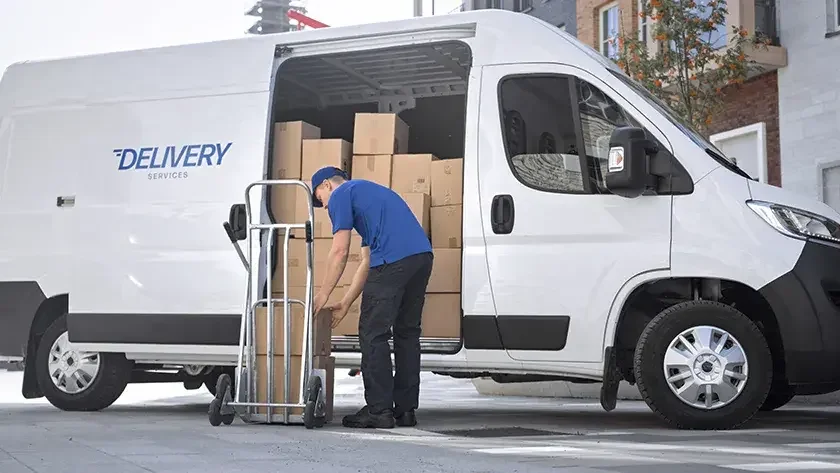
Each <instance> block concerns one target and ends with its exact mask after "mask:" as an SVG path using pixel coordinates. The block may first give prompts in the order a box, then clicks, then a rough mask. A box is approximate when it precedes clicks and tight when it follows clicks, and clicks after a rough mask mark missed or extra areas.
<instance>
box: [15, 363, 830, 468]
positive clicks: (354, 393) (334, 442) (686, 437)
mask: <svg viewBox="0 0 840 473" xmlns="http://www.w3.org/2000/svg"><path fill="white" fill-rule="evenodd" d="M336 374H337V376H336V382H337V386H336V397H337V398H336V405H337V410H338V414H339V415H342V414H346V413H349V412H352V411H353V410H355V408H356V407H357V406H358V403H359V402H360V401H361V380H360V379H359V378H355V379H353V378H348V377H347V376H345V373H344V372H343V371H339V372H338V373H336ZM20 378H21V373H5V372H0V472H2V473H24V472H25V473H32V472H38V473H41V472H49V473H139V472H146V473H148V472H154V473H192V472H196V473H198V472H200V473H215V472H219V473H237V472H248V473H254V472H260V473H271V472H298V471H312V472H331V473H332V472H335V473H344V472H368V471H381V472H391V471H400V473H403V472H405V473H408V472H423V473H426V472H457V473H463V472H505V473H510V472H528V473H531V472H534V473H541V472H548V471H552V472H561V473H572V472H574V473H606V472H611V473H615V472H626V473H666V472H667V473H695V472H696V473H716V472H721V473H722V472H729V473H737V472H745V471H796V472H800V473H801V472H826V471H835V472H836V471H840V408H822V409H808V410H804V409H799V408H797V409H783V410H781V411H779V412H776V413H772V414H765V415H762V416H760V417H759V418H758V419H757V420H755V421H754V422H752V423H751V424H750V425H748V426H747V427H746V428H743V429H740V430H737V431H728V432H683V431H675V430H670V429H667V428H664V427H663V426H662V424H661V423H660V422H659V421H658V420H657V419H656V418H655V417H654V416H653V415H652V414H651V413H650V411H649V410H648V409H647V407H646V406H645V405H644V404H641V403H638V402H623V403H619V407H618V409H617V410H616V411H614V412H612V413H605V412H603V411H602V410H601V409H600V406H598V405H597V404H594V403H591V402H587V403H583V402H560V401H557V400H548V399H534V398H508V397H484V396H480V395H479V394H477V393H476V392H475V389H474V388H473V386H472V385H471V384H470V383H469V382H466V381H462V380H453V379H449V378H443V377H438V376H433V375H428V376H425V377H424V382H423V394H422V398H423V399H422V405H423V408H422V412H420V413H419V415H420V422H421V423H422V424H421V425H420V426H418V428H417V429H395V430H393V431H364V432H359V431H349V430H347V429H343V428H342V427H341V426H340V420H338V419H337V420H336V423H335V424H334V425H331V426H328V427H326V428H324V429H321V430H315V431H307V430H305V429H304V428H303V427H298V426H261V425H250V426H248V425H244V424H242V422H241V421H239V420H238V419H237V421H236V422H235V423H234V424H233V425H232V426H229V427H224V426H221V427H217V428H213V427H211V426H210V425H209V423H208V420H207V414H206V410H207V404H208V402H209V401H210V399H211V397H210V396H209V395H208V394H206V392H205V391H203V390H201V391H185V390H183V389H182V388H181V387H179V386H176V385H133V386H129V388H128V390H127V391H126V393H125V394H124V395H123V397H122V398H121V399H120V400H119V401H118V402H117V404H116V405H114V406H113V407H111V408H110V409H107V410H106V411H103V412H99V413H88V414H75V413H74V414H71V413H64V412H60V411H58V410H56V409H54V408H52V407H51V406H50V405H49V404H47V403H46V402H45V401H44V400H35V401H25V400H23V399H22V398H21V397H20V394H19V391H20Z"/></svg>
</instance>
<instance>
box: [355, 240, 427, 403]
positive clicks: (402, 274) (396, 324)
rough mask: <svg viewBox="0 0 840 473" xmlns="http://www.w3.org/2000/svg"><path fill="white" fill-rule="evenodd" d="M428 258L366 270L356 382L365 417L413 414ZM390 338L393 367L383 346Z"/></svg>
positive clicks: (419, 256) (387, 351) (416, 392)
mask: <svg viewBox="0 0 840 473" xmlns="http://www.w3.org/2000/svg"><path fill="white" fill-rule="evenodd" d="M433 259H434V257H433V256H432V253H421V254H418V255H413V256H409V257H407V258H403V259H401V260H399V261H395V262H393V263H389V264H384V265H381V266H377V267H375V268H370V271H369V272H368V277H367V281H365V286H364V290H363V291H364V292H362V307H361V314H360V316H359V342H360V345H361V349H362V366H361V368H362V379H363V380H364V384H365V402H366V404H367V406H368V408H369V409H370V411H371V412H374V413H378V412H381V411H383V410H385V409H394V412H395V413H396V414H397V415H400V414H402V413H404V412H408V411H410V410H412V409H416V408H417V405H418V402H419V397H420V321H421V315H422V313H423V305H424V303H425V302H426V286H427V285H428V284H429V276H430V275H431V273H432V261H433ZM392 328H393V337H394V364H395V365H396V367H395V368H396V370H395V371H396V373H393V371H394V367H392V365H391V350H390V347H389V346H388V340H389V339H390V338H391V336H392Z"/></svg>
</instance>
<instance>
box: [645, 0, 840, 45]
mask: <svg viewBox="0 0 840 473" xmlns="http://www.w3.org/2000/svg"><path fill="white" fill-rule="evenodd" d="M838 1H840V0H838ZM647 2H648V0H639V41H641V42H642V46H644V47H647V40H648V25H649V23H648V20H649V18H648V17H647V16H642V12H643V11H644V9H645V4H646V3H647Z"/></svg>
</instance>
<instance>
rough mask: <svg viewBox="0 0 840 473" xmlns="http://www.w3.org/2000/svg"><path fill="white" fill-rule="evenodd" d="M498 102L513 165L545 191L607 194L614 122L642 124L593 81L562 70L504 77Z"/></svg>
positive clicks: (521, 176)
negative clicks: (608, 158) (556, 72)
mask: <svg viewBox="0 0 840 473" xmlns="http://www.w3.org/2000/svg"><path fill="white" fill-rule="evenodd" d="M500 105H501V109H502V114H503V116H502V130H503V136H504V139H505V143H504V144H505V150H506V153H507V158H508V160H509V162H510V165H511V170H512V171H513V173H514V175H515V176H516V178H517V179H518V180H519V181H520V182H522V183H523V184H525V185H526V186H528V187H531V188H534V189H537V190H541V191H545V192H556V193H566V194H586V193H598V194H609V191H608V190H607V188H606V185H605V181H604V176H605V175H606V172H607V155H608V153H609V145H610V136H611V135H612V132H613V130H615V129H616V128H617V127H622V126H640V125H639V123H638V122H636V121H635V120H633V119H632V118H631V117H630V116H629V115H628V114H627V113H626V112H625V111H624V110H623V109H622V108H621V107H620V106H619V105H618V104H616V103H615V102H614V101H613V100H611V99H610V98H609V97H607V96H606V95H605V94H604V93H603V92H601V91H600V90H599V89H598V88H597V87H595V86H593V85H591V84H589V83H587V82H585V81H582V80H580V79H577V78H575V77H568V76H563V75H529V76H515V77H510V78H506V79H504V80H503V81H502V83H501V104H500ZM581 154H583V156H584V159H583V160H581V159H580V156H581Z"/></svg>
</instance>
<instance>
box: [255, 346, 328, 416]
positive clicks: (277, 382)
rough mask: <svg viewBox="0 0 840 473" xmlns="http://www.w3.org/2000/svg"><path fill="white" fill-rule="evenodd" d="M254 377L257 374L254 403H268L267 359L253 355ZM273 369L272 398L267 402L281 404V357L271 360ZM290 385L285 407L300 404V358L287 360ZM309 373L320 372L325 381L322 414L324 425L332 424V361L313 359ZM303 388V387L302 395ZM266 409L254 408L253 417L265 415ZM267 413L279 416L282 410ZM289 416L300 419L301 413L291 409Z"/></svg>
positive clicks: (283, 392) (298, 409) (282, 401)
mask: <svg viewBox="0 0 840 473" xmlns="http://www.w3.org/2000/svg"><path fill="white" fill-rule="evenodd" d="M255 361H256V364H257V365H256V373H257V392H256V398H257V402H268V401H269V399H268V396H267V394H268V366H267V365H268V357H267V356H266V355H257V356H256V359H255ZM273 362H274V366H273V370H272V371H273V373H274V390H273V397H274V399H271V401H272V402H273V403H285V395H286V383H285V381H286V378H285V368H286V361H285V357H284V356H275V357H274V359H273ZM290 364H291V368H292V369H291V371H290V374H291V382H290V386H289V388H290V389H289V403H294V404H297V403H298V402H300V381H301V378H302V376H303V372H302V368H303V357H302V356H292V358H291V363H290ZM312 369H314V370H324V371H325V372H326V373H325V375H326V376H325V378H326V386H324V385H323V384H322V389H324V394H325V401H326V406H325V411H326V412H325V414H326V420H327V422H330V421H332V419H333V415H334V412H333V406H334V399H335V374H334V373H335V357H331V356H330V357H328V356H315V357H313V358H312ZM305 390H306V387H305V386H304V391H305ZM266 411H267V409H265V408H261V407H260V408H257V413H259V414H265V413H266ZM271 413H272V414H274V415H282V414H283V409H282V408H274V409H271ZM289 414H290V415H298V416H299V415H302V414H303V409H302V408H292V409H289Z"/></svg>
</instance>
